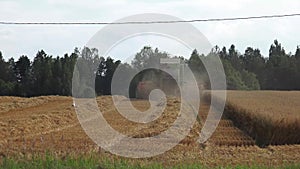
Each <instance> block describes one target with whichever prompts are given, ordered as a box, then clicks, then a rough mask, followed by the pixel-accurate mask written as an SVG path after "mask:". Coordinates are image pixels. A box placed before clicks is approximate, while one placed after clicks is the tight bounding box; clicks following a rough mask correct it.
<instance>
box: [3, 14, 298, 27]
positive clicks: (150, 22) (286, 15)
mask: <svg viewBox="0 0 300 169" xmlns="http://www.w3.org/2000/svg"><path fill="white" fill-rule="evenodd" d="M294 16H300V13H296V14H283V15H262V16H248V17H233V18H210V19H193V20H169V21H126V22H5V21H1V22H0V25H124V24H167V23H185V22H220V21H236V20H250V19H269V18H284V17H294Z"/></svg>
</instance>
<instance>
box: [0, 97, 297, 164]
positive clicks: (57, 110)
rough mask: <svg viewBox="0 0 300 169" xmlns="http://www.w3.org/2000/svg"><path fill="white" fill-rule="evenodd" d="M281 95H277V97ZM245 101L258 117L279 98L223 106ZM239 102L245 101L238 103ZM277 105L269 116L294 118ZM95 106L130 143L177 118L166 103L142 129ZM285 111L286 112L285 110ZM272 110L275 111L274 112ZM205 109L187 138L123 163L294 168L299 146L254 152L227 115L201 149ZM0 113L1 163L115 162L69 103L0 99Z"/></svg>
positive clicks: (102, 104) (103, 103) (174, 104)
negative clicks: (47, 159)
mask: <svg viewBox="0 0 300 169" xmlns="http://www.w3.org/2000/svg"><path fill="white" fill-rule="evenodd" d="M269 94H270V95H269ZM285 94H286V93H285V92H283V95H285ZM248 95H251V96H252V95H254V96H253V97H254V98H255V97H256V98H259V100H258V101H253V102H255V104H256V106H257V109H255V111H254V112H256V113H259V112H260V111H261V110H265V109H267V108H264V106H265V103H266V102H262V100H265V99H266V100H268V101H267V102H268V103H269V104H270V105H272V104H273V102H272V101H269V99H276V96H277V95H280V93H278V94H277V92H274V93H273V92H269V93H268V92H257V94H255V92H232V91H230V92H229V94H228V98H229V99H228V100H229V102H228V103H232V104H234V103H237V102H236V101H239V103H238V104H239V105H241V106H246V107H243V108H245V109H246V108H251V107H249V105H247V103H248V102H249V97H250V96H249V97H244V96H248ZM274 95H275V96H274ZM292 95H293V97H295V99H297V98H298V99H299V97H300V93H298V94H292ZM297 95H298V96H297ZM235 97H236V98H235ZM274 97H275V98H274ZM254 98H252V99H254ZM284 98H286V97H284ZM243 99H245V101H244V102H243ZM250 101H251V99H250ZM282 101H283V102H284V101H287V102H289V103H286V104H284V103H281V106H278V105H274V106H273V110H274V111H273V113H274V112H276V110H280V112H286V111H288V112H289V116H287V117H289V118H290V117H293V116H294V117H295V118H296V117H298V114H297V108H295V109H294V110H295V111H289V109H290V108H291V104H292V103H291V101H289V99H282ZM97 102H98V105H99V108H100V109H101V110H102V112H103V116H104V117H105V119H106V120H107V121H108V123H109V124H110V125H111V126H112V127H113V128H114V129H116V130H118V131H119V132H121V133H123V134H126V135H129V136H132V137H149V136H154V135H157V134H158V133H160V132H162V131H164V130H166V129H168V128H169V127H170V125H171V124H172V123H173V122H174V120H175V118H176V117H177V115H178V112H179V107H180V101H179V100H178V99H176V98H170V99H168V102H167V105H168V107H167V108H166V110H165V111H164V112H163V114H162V116H161V117H159V118H158V119H157V120H155V121H153V122H150V123H147V124H138V123H134V122H131V121H128V120H127V119H125V118H124V117H123V116H122V115H120V114H119V113H118V112H117V111H116V109H115V108H114V106H113V102H112V99H111V97H110V96H102V97H98V98H97ZM243 103H245V104H243ZM298 103H300V102H298ZM132 104H133V105H134V106H135V107H136V108H137V109H140V110H146V109H147V108H148V107H149V102H147V101H145V100H132ZM293 104H294V105H293V106H297V105H298V106H299V104H296V103H293ZM286 105H288V107H285V106H286ZM276 106H278V109H277V108H275V107H276ZM252 107H255V106H252ZM259 108H261V109H259ZM208 109H209V105H208V104H206V103H203V105H201V107H200V110H199V117H200V121H199V123H195V124H194V126H193V128H192V129H191V131H190V134H189V135H188V136H187V137H186V138H185V139H184V140H182V141H181V142H180V143H179V144H178V145H177V146H175V147H174V148H173V149H171V150H169V151H167V152H166V153H164V154H162V155H158V156H155V157H151V158H145V159H132V160H131V159H126V160H129V161H130V162H132V163H137V162H138V163H141V164H143V165H147V164H150V163H160V164H162V165H164V166H174V165H176V164H182V163H185V164H191V163H199V164H202V165H204V166H227V165H230V166H235V165H266V166H281V165H285V164H292V163H299V162H300V145H297V144H293V145H277V146H274V145H270V146H268V147H266V148H260V147H259V146H257V145H256V144H255V141H257V140H255V139H253V137H250V136H251V135H250V136H249V135H247V134H245V132H243V131H244V129H243V128H241V129H243V130H240V128H238V127H237V126H239V125H235V124H236V123H235V121H232V120H231V119H232V118H231V117H229V116H228V114H227V115H226V116H224V117H223V118H222V120H221V121H220V123H219V126H218V127H217V130H216V131H215V133H214V134H213V136H212V137H211V138H210V139H209V140H208V141H207V142H206V143H205V144H203V145H199V144H198V143H197V142H196V141H197V139H198V137H199V131H200V130H201V128H202V124H203V122H204V121H205V118H206V115H207V112H208ZM284 110H285V111H284ZM298 110H299V109H298ZM244 112H246V111H244ZM247 112H248V111H247ZM0 113H1V115H0V133H1V134H0V155H1V158H2V159H4V158H5V157H14V158H20V157H21V158H30V157H31V156H32V155H36V154H44V153H46V152H50V153H52V154H54V155H55V156H56V157H58V158H61V159H64V158H65V157H66V156H68V155H70V154H71V155H78V156H79V155H88V154H94V155H96V156H99V158H100V157H107V158H109V159H120V157H117V156H115V155H112V154H110V153H109V152H106V151H105V150H103V149H101V148H100V147H98V146H97V145H96V144H95V143H93V141H92V140H91V139H90V138H89V137H88V136H87V135H86V134H85V132H84V131H83V129H82V128H81V126H80V124H79V121H78V119H77V117H76V113H75V110H74V107H73V106H72V98H71V97H61V96H43V97H36V98H17V97H0ZM275 114H276V113H275ZM295 118H294V119H295ZM124 126H126V127H124ZM239 127H242V126H239ZM122 159H123V158H122Z"/></svg>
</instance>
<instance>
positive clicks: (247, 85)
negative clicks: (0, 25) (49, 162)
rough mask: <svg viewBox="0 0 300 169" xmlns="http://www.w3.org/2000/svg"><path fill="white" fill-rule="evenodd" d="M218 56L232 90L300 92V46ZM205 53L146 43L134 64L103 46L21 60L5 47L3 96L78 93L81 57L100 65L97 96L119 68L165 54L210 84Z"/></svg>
mask: <svg viewBox="0 0 300 169" xmlns="http://www.w3.org/2000/svg"><path fill="white" fill-rule="evenodd" d="M210 54H214V55H218V56H219V57H220V59H221V61H222V63H223V66H224V70H225V74H226V80H227V89H229V90H300V47H299V46H297V48H296V51H295V53H294V54H292V53H286V51H285V50H284V48H283V47H282V45H281V44H280V43H279V42H278V41H277V40H274V43H273V44H272V45H271V46H270V49H269V57H263V56H262V54H261V53H260V50H259V49H254V48H252V47H247V48H246V50H245V51H244V53H240V52H239V51H237V50H236V48H235V46H234V45H231V46H230V47H229V48H228V49H227V48H226V47H223V48H219V47H218V46H215V47H213V48H212V50H211V53H210ZM210 54H209V55H207V56H205V55H203V54H199V53H198V52H197V50H196V49H195V50H194V51H193V52H192V54H191V56H190V57H189V59H185V58H184V57H182V56H171V55H170V54H168V53H167V52H164V51H159V50H158V49H157V48H156V49H152V48H151V47H149V46H145V47H144V48H143V49H141V51H139V52H138V53H136V55H135V58H134V59H133V60H132V62H131V64H128V63H122V62H121V61H120V60H114V59H113V58H112V57H107V58H104V57H102V56H99V54H98V50H97V49H89V48H87V47H84V48H83V49H82V50H80V49H78V48H75V49H74V52H72V53H71V54H65V55H64V56H63V57H60V56H57V57H53V56H51V55H48V54H47V53H46V52H45V51H44V50H40V51H38V52H37V54H36V56H35V57H34V59H33V60H32V61H31V60H30V59H29V58H28V56H26V55H22V56H20V57H19V58H18V60H16V61H15V60H14V58H10V59H9V60H7V61H6V60H5V59H4V57H3V55H2V53H1V51H0V95H1V96H22V97H32V96H40V95H64V96H70V95H72V77H73V71H74V66H75V64H76V61H77V60H78V58H82V59H83V60H86V61H88V62H90V63H92V64H95V63H96V67H95V69H96V71H94V75H95V92H96V94H97V95H110V94H111V81H112V77H113V74H114V72H115V70H116V68H117V67H118V66H122V67H123V69H124V71H136V72H138V70H141V69H142V68H143V67H145V65H146V64H147V63H151V62H153V61H157V59H159V58H171V57H177V58H181V59H182V60H184V62H185V63H187V65H188V66H189V67H190V68H191V70H192V71H193V72H194V73H195V74H200V75H201V77H202V78H203V79H202V80H203V81H204V82H205V83H206V88H209V80H208V78H207V76H206V72H205V68H204V66H203V63H202V61H201V60H202V59H205V58H207V57H211V55H210Z"/></svg>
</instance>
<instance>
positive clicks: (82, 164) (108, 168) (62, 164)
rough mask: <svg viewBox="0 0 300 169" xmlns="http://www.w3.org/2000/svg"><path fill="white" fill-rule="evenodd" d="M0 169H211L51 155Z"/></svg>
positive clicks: (292, 168) (10, 161)
mask: <svg viewBox="0 0 300 169" xmlns="http://www.w3.org/2000/svg"><path fill="white" fill-rule="evenodd" d="M0 168H9V169H19V168H24V169H29V168H30V169H43V168H45V169H46V168H47V169H52V168H55V169H73V168H80V169H165V168H167V169H168V168H170V169H171V168H174V169H208V168H211V167H204V166H203V165H201V164H199V163H195V164H179V165H176V166H171V167H170V166H163V165H162V164H158V163H151V164H142V163H132V162H129V161H127V160H121V159H118V160H112V159H107V158H102V159H99V157H98V158H97V157H95V156H84V157H76V158H75V157H66V158H63V159H61V158H56V157H54V156H51V155H46V156H45V157H44V158H42V157H33V158H32V159H30V160H25V159H14V158H4V159H2V161H1V164H0ZM215 168H216V169H248V168H250V169H269V168H271V169H273V168H274V169H277V168H284V169H299V168H300V163H299V164H295V165H286V166H283V167H266V166H250V167H249V166H235V167H230V166H227V167H221V166H220V167H215Z"/></svg>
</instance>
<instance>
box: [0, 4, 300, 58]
mask: <svg viewBox="0 0 300 169" xmlns="http://www.w3.org/2000/svg"><path fill="white" fill-rule="evenodd" d="M0 6H1V10H0V20H1V21H17V22H113V21H115V20H118V19H120V18H123V17H125V16H129V15H134V14H140V13H162V14H169V15H173V16H176V17H179V18H182V19H184V20H190V19H206V18H224V17H245V16H258V15H272V14H290V13H300V1H299V0H273V1H262V0H226V1H224V0H220V1H214V0H205V1H201V0H188V1H183V0H172V1H171V0H165V1H162V0H136V1H133V0H132V1H129V0H110V1H109V0H106V1H101V0H84V1H83V0H45V1H41V0H0ZM192 24H193V25H194V26H195V27H197V28H198V29H199V30H200V31H201V32H202V33H203V34H204V35H205V36H206V37H207V38H208V40H209V42H210V43H211V44H212V45H218V46H226V47H229V46H230V45H231V44H235V45H236V47H237V49H238V50H239V51H240V52H244V50H245V48H246V47H247V46H251V47H254V48H259V49H261V52H262V53H263V55H264V56H268V50H269V47H270V45H271V44H272V43H273V41H274V39H278V40H279V42H280V43H282V45H283V46H284V48H285V49H286V51H287V52H292V53H294V52H295V50H296V47H297V45H300V34H299V28H300V17H289V18H276V19H260V20H247V21H245V20H244V21H225V22H206V23H202V22H201V23H192ZM102 27H103V26H101V25H44V26H41V25H31V26H29V25H0V51H2V53H3V55H4V57H5V58H6V59H7V58H10V57H14V58H18V57H19V56H20V55H23V54H24V55H28V56H29V57H30V58H31V59H32V58H33V57H34V56H35V54H36V53H37V51H38V50H40V49H44V50H45V51H46V53H48V54H50V55H53V56H57V55H59V56H62V55H63V54H64V53H66V52H68V53H70V52H72V51H73V49H74V47H82V46H84V45H85V44H86V43H87V42H88V40H89V39H90V38H91V37H92V36H93V35H94V34H95V33H96V32H98V31H99V30H100V29H101V28H102ZM143 43H145V44H143ZM143 43H140V44H139V45H140V46H138V47H142V46H143V45H153V46H154V47H159V48H160V47H162V50H168V51H169V52H170V53H171V54H175V55H176V54H178V53H176V49H175V48H177V47H176V46H175V47H174V51H173V49H172V48H170V47H169V48H165V49H164V48H163V44H159V43H156V44H152V42H151V41H149V42H143ZM161 43H169V42H168V41H167V40H166V41H161ZM134 50H135V51H134ZM136 50H137V49H136V48H132V52H133V53H134V52H137V51H136ZM115 55H118V54H117V53H115ZM126 55H129V53H128V54H126ZM117 57H120V56H117ZM119 59H122V58H119Z"/></svg>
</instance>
